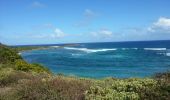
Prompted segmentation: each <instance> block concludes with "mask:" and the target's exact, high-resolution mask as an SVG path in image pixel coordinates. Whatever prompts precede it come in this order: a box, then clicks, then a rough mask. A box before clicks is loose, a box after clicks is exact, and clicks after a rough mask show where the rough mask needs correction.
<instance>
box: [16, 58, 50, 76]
mask: <svg viewBox="0 0 170 100" xmlns="http://www.w3.org/2000/svg"><path fill="white" fill-rule="evenodd" d="M15 69H16V70H21V71H25V72H28V71H32V72H37V73H41V72H47V73H50V71H49V70H48V69H47V68H45V67H44V66H42V65H40V64H28V63H27V62H25V61H23V60H17V61H16V63H15Z"/></svg>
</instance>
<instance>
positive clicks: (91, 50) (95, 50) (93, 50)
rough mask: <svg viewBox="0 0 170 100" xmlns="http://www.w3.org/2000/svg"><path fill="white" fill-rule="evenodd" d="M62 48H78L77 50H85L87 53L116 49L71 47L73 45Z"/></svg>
mask: <svg viewBox="0 0 170 100" xmlns="http://www.w3.org/2000/svg"><path fill="white" fill-rule="evenodd" d="M64 49H68V50H79V51H84V52H87V53H92V52H102V51H113V50H117V49H116V48H111V49H87V48H73V47H64Z"/></svg>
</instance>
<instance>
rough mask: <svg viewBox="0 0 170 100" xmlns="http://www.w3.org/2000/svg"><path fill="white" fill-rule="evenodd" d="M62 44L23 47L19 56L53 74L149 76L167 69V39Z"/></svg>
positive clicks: (169, 59) (169, 53)
mask: <svg viewBox="0 0 170 100" xmlns="http://www.w3.org/2000/svg"><path fill="white" fill-rule="evenodd" d="M62 45H63V44H55V45H54V44H53V45H48V46H49V48H48V49H44V50H31V51H24V52H22V53H21V56H22V57H23V58H24V59H25V60H26V61H27V62H29V63H40V64H42V65H45V66H46V67H48V68H49V69H50V70H51V71H52V72H53V73H55V74H58V73H60V74H61V73H62V74H64V75H68V76H80V77H88V78H105V77H115V78H129V77H152V76H153V75H154V74H155V73H158V72H165V71H167V70H169V69H170V40H166V41H134V42H103V43H102V42H101V43H77V44H76V45H72V46H69V45H68V46H66V45H65V46H64V47H61V46H62Z"/></svg>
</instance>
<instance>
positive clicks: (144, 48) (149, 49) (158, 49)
mask: <svg viewBox="0 0 170 100" xmlns="http://www.w3.org/2000/svg"><path fill="white" fill-rule="evenodd" d="M144 50H166V48H144Z"/></svg>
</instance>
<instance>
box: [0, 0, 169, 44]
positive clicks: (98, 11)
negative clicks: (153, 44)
mask: <svg viewBox="0 0 170 100" xmlns="http://www.w3.org/2000/svg"><path fill="white" fill-rule="evenodd" d="M145 40H147V41H148V40H170V0H0V42H1V43H4V44H8V45H27V44H57V43H79V42H115V41H145Z"/></svg>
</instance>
